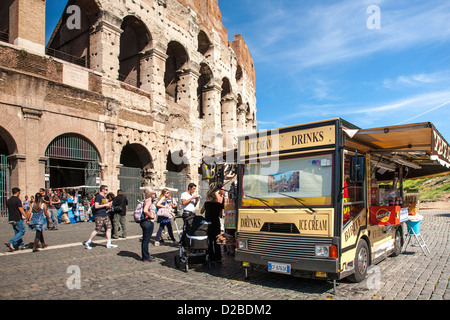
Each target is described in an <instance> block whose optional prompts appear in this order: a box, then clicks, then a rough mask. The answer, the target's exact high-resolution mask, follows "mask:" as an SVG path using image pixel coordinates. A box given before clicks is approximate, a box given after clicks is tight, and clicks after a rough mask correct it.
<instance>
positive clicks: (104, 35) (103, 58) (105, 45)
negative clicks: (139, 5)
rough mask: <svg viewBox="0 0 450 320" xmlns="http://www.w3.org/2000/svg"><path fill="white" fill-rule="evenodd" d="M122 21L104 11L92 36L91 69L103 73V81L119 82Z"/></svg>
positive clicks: (90, 50)
mask: <svg viewBox="0 0 450 320" xmlns="http://www.w3.org/2000/svg"><path fill="white" fill-rule="evenodd" d="M121 21H122V20H121V19H119V18H117V17H115V16H112V15H111V14H109V13H107V12H105V11H103V13H102V17H101V18H100V19H99V21H98V23H97V24H96V25H95V26H94V28H93V31H92V32H91V34H90V41H89V42H90V49H89V52H90V54H91V57H90V68H91V69H92V70H94V71H98V72H101V73H102V74H103V79H110V80H117V78H118V76H119V66H120V65H119V54H120V35H121V33H122V31H123V30H122V29H121V28H120V25H121Z"/></svg>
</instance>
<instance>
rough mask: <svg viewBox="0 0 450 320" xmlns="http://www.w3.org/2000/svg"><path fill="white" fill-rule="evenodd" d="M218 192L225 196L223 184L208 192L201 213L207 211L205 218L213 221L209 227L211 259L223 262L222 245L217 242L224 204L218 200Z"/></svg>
mask: <svg viewBox="0 0 450 320" xmlns="http://www.w3.org/2000/svg"><path fill="white" fill-rule="evenodd" d="M216 193H219V194H220V195H222V196H223V193H224V191H223V187H222V186H221V185H219V186H217V187H215V188H213V189H212V190H211V191H210V192H208V194H207V195H206V202H205V204H204V205H203V207H202V209H201V213H203V212H205V220H206V221H208V222H211V225H210V226H209V228H208V238H209V254H210V257H211V261H215V262H222V253H221V250H220V245H218V244H217V241H216V237H217V236H218V235H219V234H220V218H221V217H222V215H223V210H224V205H223V203H220V202H218V201H217V196H216Z"/></svg>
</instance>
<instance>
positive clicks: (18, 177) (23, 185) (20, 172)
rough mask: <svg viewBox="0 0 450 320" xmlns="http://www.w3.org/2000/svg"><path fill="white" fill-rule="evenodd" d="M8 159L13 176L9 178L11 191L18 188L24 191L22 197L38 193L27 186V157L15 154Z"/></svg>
mask: <svg viewBox="0 0 450 320" xmlns="http://www.w3.org/2000/svg"><path fill="white" fill-rule="evenodd" d="M7 159H8V164H9V165H10V166H11V175H10V177H9V183H10V189H12V188H14V187H17V188H19V189H20V190H21V191H22V192H21V193H22V195H26V194H28V195H30V194H31V193H33V192H34V193H36V190H32V189H30V188H28V185H27V176H26V171H27V162H26V160H27V157H26V156H25V155H24V154H17V153H14V154H11V155H9V156H8V157H7ZM10 191H11V190H10ZM34 193H33V194H34Z"/></svg>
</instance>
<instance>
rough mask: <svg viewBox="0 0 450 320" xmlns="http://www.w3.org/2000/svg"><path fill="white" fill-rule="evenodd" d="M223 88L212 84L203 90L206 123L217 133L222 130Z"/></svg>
mask: <svg viewBox="0 0 450 320" xmlns="http://www.w3.org/2000/svg"><path fill="white" fill-rule="evenodd" d="M221 91H222V88H221V87H220V86H219V85H218V84H217V83H215V82H211V83H210V84H209V85H208V86H206V88H204V89H203V91H202V94H203V103H204V106H203V110H204V113H205V116H204V121H205V122H206V123H207V125H208V126H209V127H212V128H214V129H215V130H217V131H221V129H222V120H221V110H220V93H221Z"/></svg>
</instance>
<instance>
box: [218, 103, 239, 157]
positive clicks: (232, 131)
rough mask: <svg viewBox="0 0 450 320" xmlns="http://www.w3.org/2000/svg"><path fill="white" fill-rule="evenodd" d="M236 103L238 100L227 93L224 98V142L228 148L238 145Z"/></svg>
mask: <svg viewBox="0 0 450 320" xmlns="http://www.w3.org/2000/svg"><path fill="white" fill-rule="evenodd" d="M236 104H237V100H236V98H235V97H234V96H231V95H227V96H225V97H223V98H222V132H223V144H224V146H226V149H229V148H233V147H237V145H236V146H235V145H234V144H235V140H236V134H237V133H236V122H237V119H236V116H237V114H236Z"/></svg>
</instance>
